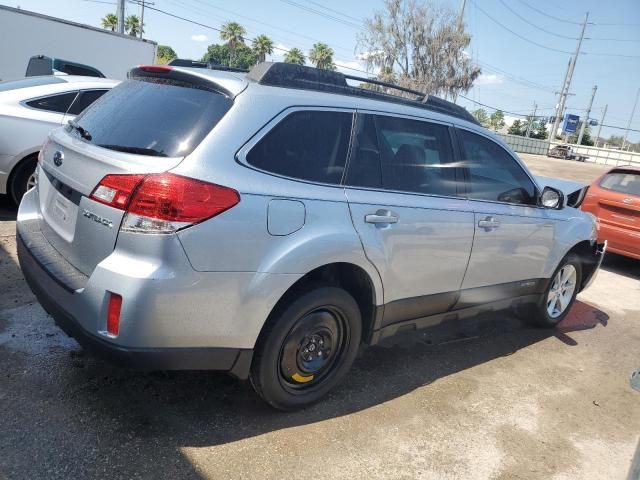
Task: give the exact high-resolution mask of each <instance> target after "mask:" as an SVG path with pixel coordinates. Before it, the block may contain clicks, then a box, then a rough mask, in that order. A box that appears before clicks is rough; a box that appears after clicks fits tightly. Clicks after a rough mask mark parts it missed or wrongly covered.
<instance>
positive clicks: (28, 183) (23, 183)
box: [8, 156, 38, 205]
mask: <svg viewBox="0 0 640 480" xmlns="http://www.w3.org/2000/svg"><path fill="white" fill-rule="evenodd" d="M37 165H38V159H37V157H35V156H32V157H27V158H25V159H24V160H22V161H21V162H20V163H19V164H18V165H17V166H16V168H15V169H14V170H13V173H12V174H11V179H10V181H9V185H8V187H9V188H8V190H9V194H10V195H11V199H12V200H13V202H14V203H15V204H16V205H20V200H22V197H23V195H24V194H25V193H27V190H29V189H31V188H33V187H35V186H36V166H37Z"/></svg>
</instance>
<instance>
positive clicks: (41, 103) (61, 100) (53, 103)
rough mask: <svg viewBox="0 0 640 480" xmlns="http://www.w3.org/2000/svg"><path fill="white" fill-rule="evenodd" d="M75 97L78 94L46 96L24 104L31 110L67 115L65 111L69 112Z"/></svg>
mask: <svg viewBox="0 0 640 480" xmlns="http://www.w3.org/2000/svg"><path fill="white" fill-rule="evenodd" d="M76 95H78V92H68V93H60V94H57V95H48V96H46V97H41V98H36V99H34V100H29V101H28V102H26V104H27V105H29V106H30V107H31V108H36V109H38V110H46V111H47V112H55V113H67V110H69V107H70V106H71V102H73V100H74V99H75V98H76Z"/></svg>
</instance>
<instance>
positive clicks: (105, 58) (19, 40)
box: [0, 5, 157, 80]
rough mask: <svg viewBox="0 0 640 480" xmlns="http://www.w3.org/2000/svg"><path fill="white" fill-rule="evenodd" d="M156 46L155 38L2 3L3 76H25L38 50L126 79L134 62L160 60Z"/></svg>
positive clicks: (0, 70)
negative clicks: (112, 30) (93, 25)
mask: <svg viewBox="0 0 640 480" xmlns="http://www.w3.org/2000/svg"><path fill="white" fill-rule="evenodd" d="M156 48H157V44H156V42H152V41H150V40H142V39H140V38H137V37H132V36H130V35H123V34H120V33H115V32H111V31H109V30H104V29H101V28H96V27H92V26H89V25H83V24H80V23H75V22H70V21H68V20H63V19H61V18H55V17H49V16H47V15H41V14H39V13H34V12H29V11H26V10H22V9H18V8H12V7H7V6H3V5H0V80H15V79H18V78H22V77H24V76H25V74H26V72H27V65H28V64H29V60H30V59H31V57H34V56H36V55H43V56H44V57H49V58H51V59H64V60H65V61H67V62H74V63H77V64H84V65H88V66H91V67H93V68H95V69H97V70H99V71H100V72H101V73H102V74H104V76H105V77H108V78H115V79H118V80H124V79H125V78H126V77H127V72H128V71H129V70H130V69H131V68H132V67H134V66H136V65H141V64H150V63H155V58H156Z"/></svg>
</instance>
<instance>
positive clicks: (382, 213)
mask: <svg viewBox="0 0 640 480" xmlns="http://www.w3.org/2000/svg"><path fill="white" fill-rule="evenodd" d="M364 221H365V222H367V223H373V224H375V225H385V224H389V223H398V216H397V215H396V214H394V213H393V212H390V211H389V210H378V211H377V212H376V213H372V214H369V215H365V216H364Z"/></svg>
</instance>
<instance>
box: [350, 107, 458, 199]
mask: <svg viewBox="0 0 640 480" xmlns="http://www.w3.org/2000/svg"><path fill="white" fill-rule="evenodd" d="M365 115H372V116H373V117H374V122H375V118H376V117H378V116H388V117H395V118H403V119H406V120H411V121H417V122H423V123H434V124H437V125H442V126H444V127H447V130H448V132H449V140H450V142H451V149H452V152H453V161H454V162H457V161H458V160H459V159H460V158H462V156H461V154H460V151H459V147H458V143H457V138H456V137H455V131H454V128H455V125H454V124H453V123H451V122H445V121H442V120H438V119H432V118H425V117H418V116H414V115H405V114H401V113H397V112H386V111H382V110H369V109H360V108H358V109H356V110H355V120H354V127H353V128H352V139H351V143H350V145H349V155H348V157H347V163H346V168H345V175H344V176H343V181H346V178H347V173H348V171H349V164H350V162H351V157H352V155H353V145H354V143H355V135H357V128H356V127H357V126H358V122H359V121H361V120H360V118H362V117H364V116H365ZM375 123H376V137H377V140H378V143H380V131H379V129H378V126H377V122H375ZM461 175H463V172H462V171H461V169H459V168H456V172H455V178H456V193H457V194H458V195H456V196H451V195H437V194H434V193H421V192H411V191H406V190H390V189H386V188H382V187H381V188H374V187H363V186H356V185H347V184H344V186H345V187H348V188H352V189H357V190H369V191H376V192H384V193H393V194H400V195H414V196H415V195H418V196H421V197H435V198H450V199H456V200H466V187H464V186H463V185H464V184H463V179H462V178H461Z"/></svg>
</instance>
